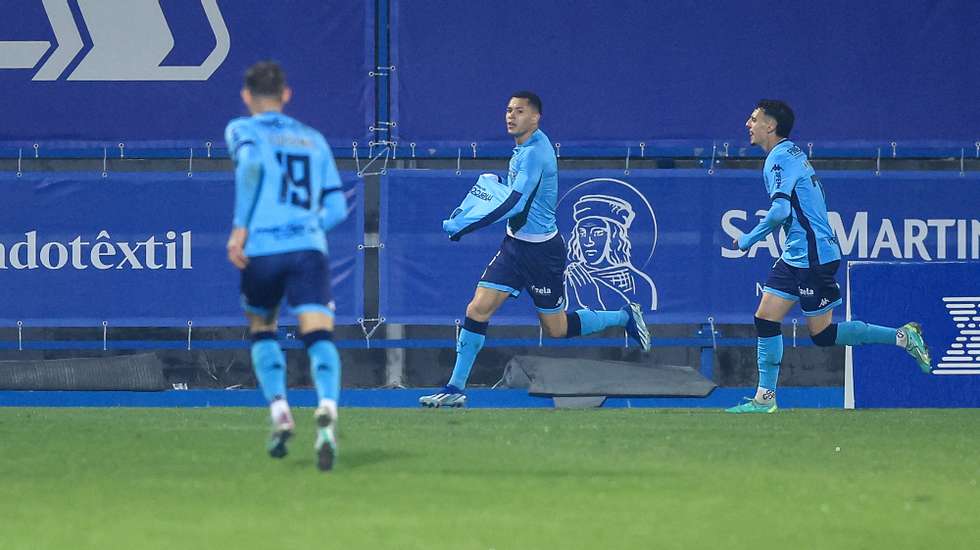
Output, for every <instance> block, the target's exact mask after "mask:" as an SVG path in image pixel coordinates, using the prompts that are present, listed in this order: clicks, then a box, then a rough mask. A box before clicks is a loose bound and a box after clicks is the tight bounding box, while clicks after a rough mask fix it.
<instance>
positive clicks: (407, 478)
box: [0, 408, 980, 550]
mask: <svg viewBox="0 0 980 550" xmlns="http://www.w3.org/2000/svg"><path fill="white" fill-rule="evenodd" d="M294 413H295V414H296V417H297V423H298V435H297V437H296V438H294V439H293V441H292V442H291V443H292V444H291V446H290V454H289V456H288V457H286V458H285V459H282V460H273V459H271V458H269V457H268V456H267V455H266V454H265V451H264V440H265V435H266V411H265V410H260V409H182V410H175V409H162V410H160V409H156V410H154V409H13V408H8V409H0V434H2V440H0V549H4V550H6V549H16V550H21V549H24V550H28V549H49V548H51V549H54V548H57V549H69V548H70V549H99V550H104V549H115V548H120V549H161V550H162V549H166V550H177V549H180V550H183V549H195V548H202V549H204V548H207V549H240V550H248V549H263V550H277V549H283V550H286V549H288V550H294V549H295V550H300V549H304V548H309V549H314V548H316V549H320V548H344V549H347V548H372V549H387V548H393V549H412V548H425V549H435V548H452V549H470V548H472V549H483V550H486V549H490V548H495V549H498V550H503V549H512V548H517V549H524V548H527V549H545V548H557V549H565V548H590V549H592V548H657V549H663V548H684V549H700V548H721V549H728V548H752V547H764V548H780V549H803V548H828V549H864V548H867V549H876V548H882V549H895V548H927V549H938V548H942V549H953V548H963V549H967V548H970V549H976V548H980V487H978V486H977V484H978V480H980V410H915V411H912V410H890V411H839V410H833V411H830V410H816V411H814V410H787V411H780V412H779V413H778V414H775V415H744V416H735V415H726V414H722V413H721V412H718V411H700V410H650V409H629V410H622V409H621V410H590V411H550V410H371V409H346V410H342V411H341V419H340V428H339V429H340V445H341V448H340V459H339V461H338V464H337V469H336V470H335V471H333V472H331V473H329V474H321V473H319V472H317V471H316V468H315V466H314V457H313V449H312V442H313V419H312V411H311V410H309V409H298V410H295V411H294ZM838 448H839V450H838Z"/></svg>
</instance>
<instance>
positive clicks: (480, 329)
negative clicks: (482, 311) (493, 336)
mask: <svg viewBox="0 0 980 550" xmlns="http://www.w3.org/2000/svg"><path fill="white" fill-rule="evenodd" d="M488 326H490V321H483V322H480V321H475V320H473V319H470V318H469V317H467V318H466V320H465V321H463V328H465V329H466V330H468V331H470V332H473V333H476V334H482V335H484V336H486V335H487V327H488Z"/></svg>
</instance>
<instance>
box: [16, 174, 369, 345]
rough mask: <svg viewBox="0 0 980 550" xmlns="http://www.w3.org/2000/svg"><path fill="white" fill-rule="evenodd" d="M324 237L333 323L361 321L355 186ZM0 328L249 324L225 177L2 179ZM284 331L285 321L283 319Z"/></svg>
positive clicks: (348, 177)
mask: <svg viewBox="0 0 980 550" xmlns="http://www.w3.org/2000/svg"><path fill="white" fill-rule="evenodd" d="M342 178H343V180H344V186H345V187H344V188H345V193H346V194H347V199H348V209H349V211H350V214H349V217H348V219H347V220H346V221H345V222H344V223H343V224H341V225H340V226H338V227H337V228H335V229H334V230H333V231H332V232H331V234H330V235H329V236H328V241H329V243H330V268H331V278H332V284H333V293H334V297H335V300H336V303H337V318H338V321H339V322H341V323H354V322H355V320H356V319H357V318H358V317H360V316H361V315H362V310H363V282H362V281H363V269H364V262H363V254H362V252H360V251H359V250H358V248H357V247H358V245H359V244H361V243H362V242H363V229H362V228H363V227H364V221H363V220H364V214H363V212H364V208H363V195H362V193H361V189H362V186H361V185H360V180H359V179H358V178H357V177H356V176H355V175H354V174H353V173H343V174H342ZM0 187H2V188H3V196H4V199H3V201H0V220H2V223H0V287H2V289H3V292H2V293H0V323H2V324H4V325H7V326H10V325H12V324H14V323H16V322H18V321H21V322H23V323H24V324H25V325H27V326H94V325H98V324H100V323H101V322H102V321H107V322H108V323H109V324H110V326H180V325H186V323H187V321H192V322H193V323H194V325H198V326H200V325H204V326H219V325H220V326H227V325H242V324H245V318H244V316H243V314H242V309H241V305H240V300H239V292H238V288H239V274H238V271H237V269H235V268H234V267H233V266H232V265H231V264H230V263H229V262H228V260H227V256H226V252H225V243H226V242H227V239H228V232H229V230H230V229H231V212H232V208H233V201H234V192H235V186H234V182H233V180H232V175H231V174H228V173H203V172H199V173H195V174H193V177H188V175H187V173H176V174H175V173H109V174H107V175H106V177H105V178H103V177H102V176H101V174H100V173H97V172H89V173H25V174H23V175H22V176H21V177H16V176H15V175H13V174H9V173H6V174H0ZM286 319H287V320H289V319H290V318H289V317H287V318H286Z"/></svg>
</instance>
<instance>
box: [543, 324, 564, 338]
mask: <svg viewBox="0 0 980 550" xmlns="http://www.w3.org/2000/svg"><path fill="white" fill-rule="evenodd" d="M542 326H543V327H544V333H545V335H547V336H548V338H562V337H563V336H565V327H562V326H558V325H552V324H547V325H542Z"/></svg>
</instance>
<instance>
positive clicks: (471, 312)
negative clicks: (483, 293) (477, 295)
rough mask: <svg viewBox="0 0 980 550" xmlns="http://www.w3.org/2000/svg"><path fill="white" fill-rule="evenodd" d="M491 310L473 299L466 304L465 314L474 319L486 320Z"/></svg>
mask: <svg viewBox="0 0 980 550" xmlns="http://www.w3.org/2000/svg"><path fill="white" fill-rule="evenodd" d="M492 314H493V310H492V309H491V308H490V307H489V306H487V305H484V304H481V303H480V302H478V301H476V300H473V301H472V302H470V303H469V304H468V305H467V306H466V316H467V317H469V318H470V319H473V320H475V321H486V320H488V319H490V316H491V315H492Z"/></svg>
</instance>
